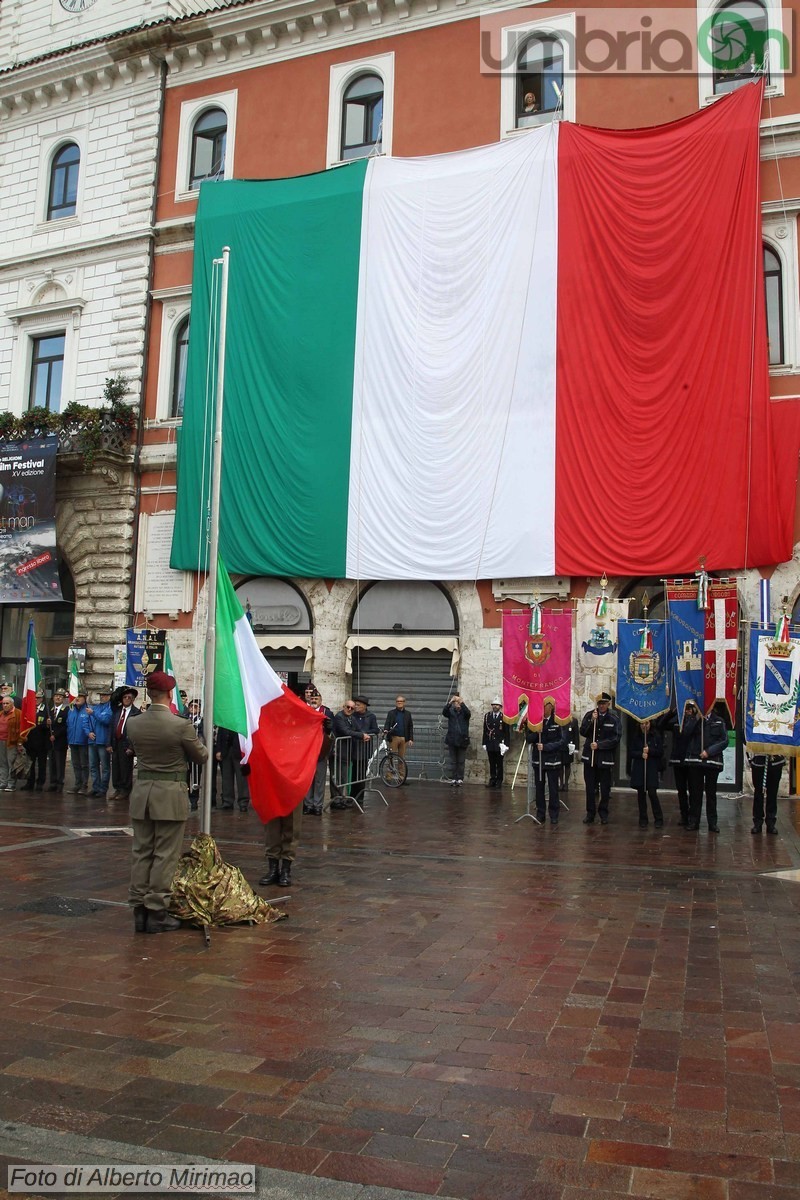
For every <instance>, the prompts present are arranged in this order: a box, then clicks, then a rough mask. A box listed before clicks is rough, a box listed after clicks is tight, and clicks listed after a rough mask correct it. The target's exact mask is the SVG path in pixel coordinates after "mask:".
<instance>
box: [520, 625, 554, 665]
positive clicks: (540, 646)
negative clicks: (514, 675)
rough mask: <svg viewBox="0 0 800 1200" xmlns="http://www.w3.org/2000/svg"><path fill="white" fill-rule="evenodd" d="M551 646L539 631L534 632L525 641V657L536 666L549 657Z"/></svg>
mask: <svg viewBox="0 0 800 1200" xmlns="http://www.w3.org/2000/svg"><path fill="white" fill-rule="evenodd" d="M551 650H552V646H551V645H550V643H549V641H548V640H547V638H546V637H543V636H542V634H540V633H534V634H532V635H531V636H530V637H529V638H527V639H526V641H525V657H526V658H527V660H528V662H531V663H533V664H534V666H536V667H538V666H540V665H541V664H542V663H543V662H547V660H548V658H549V657H550V651H551Z"/></svg>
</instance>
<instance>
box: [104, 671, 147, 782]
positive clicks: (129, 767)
mask: <svg viewBox="0 0 800 1200" xmlns="http://www.w3.org/2000/svg"><path fill="white" fill-rule="evenodd" d="M138 695H139V693H138V691H137V689H136V688H135V687H128V686H123V687H118V688H116V689H115V690H114V691H113V692H112V694H111V783H112V785H113V787H114V792H113V795H112V796H111V799H112V800H127V799H128V797H129V796H130V794H131V788H132V787H133V746H132V745H131V742H130V741H129V739H128V721H131V720H133V718H134V717H138V716H139V715H140V713H141V711H142V710H141V709H140V708H137V707H136V705H135V704H134V703H133V702H134V700H135V699H136V697H137V696H138Z"/></svg>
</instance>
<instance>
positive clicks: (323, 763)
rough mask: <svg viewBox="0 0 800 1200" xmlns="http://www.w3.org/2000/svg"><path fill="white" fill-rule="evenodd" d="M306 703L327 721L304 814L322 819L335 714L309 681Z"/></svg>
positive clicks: (306, 689) (323, 725) (304, 805)
mask: <svg viewBox="0 0 800 1200" xmlns="http://www.w3.org/2000/svg"><path fill="white" fill-rule="evenodd" d="M305 701H306V704H307V705H308V706H309V708H313V709H315V710H316V712H321V713H322V715H323V716H324V718H325V720H324V721H323V724H322V745H321V746H320V748H319V758H318V760H317V769H316V771H315V772H314V778H313V779H312V780H311V787H310V788H309V789H308V792H307V794H306V797H305V799H304V800H303V812H304V813H308V814H309V815H310V816H312V817H321V816H322V809H323V807H324V804H325V777H326V775H327V774H328V756H329V754H330V752H331V737H332V733H333V713H332V712H331V710H330V709H329V708H328V707H327V705H325V704H323V703H322V697H321V696H320V694H319V691H318V690H317V687H316V684H314V683H313V682H312V681H311V680H309V681H308V683H307V684H306V688H305Z"/></svg>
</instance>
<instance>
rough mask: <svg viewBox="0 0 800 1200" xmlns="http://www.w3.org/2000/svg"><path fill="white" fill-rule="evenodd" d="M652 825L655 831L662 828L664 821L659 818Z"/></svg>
mask: <svg viewBox="0 0 800 1200" xmlns="http://www.w3.org/2000/svg"><path fill="white" fill-rule="evenodd" d="M653 824H654V825H655V827H656V829H663V828H664V821H663V819H662V818H661V817H659V818H658V820H657V821H654V822H653Z"/></svg>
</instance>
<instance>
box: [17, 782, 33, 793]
mask: <svg viewBox="0 0 800 1200" xmlns="http://www.w3.org/2000/svg"><path fill="white" fill-rule="evenodd" d="M19 790H20V791H21V792H32V791H33V784H32V783H23V785H22V787H21V788H20V789H19Z"/></svg>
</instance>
